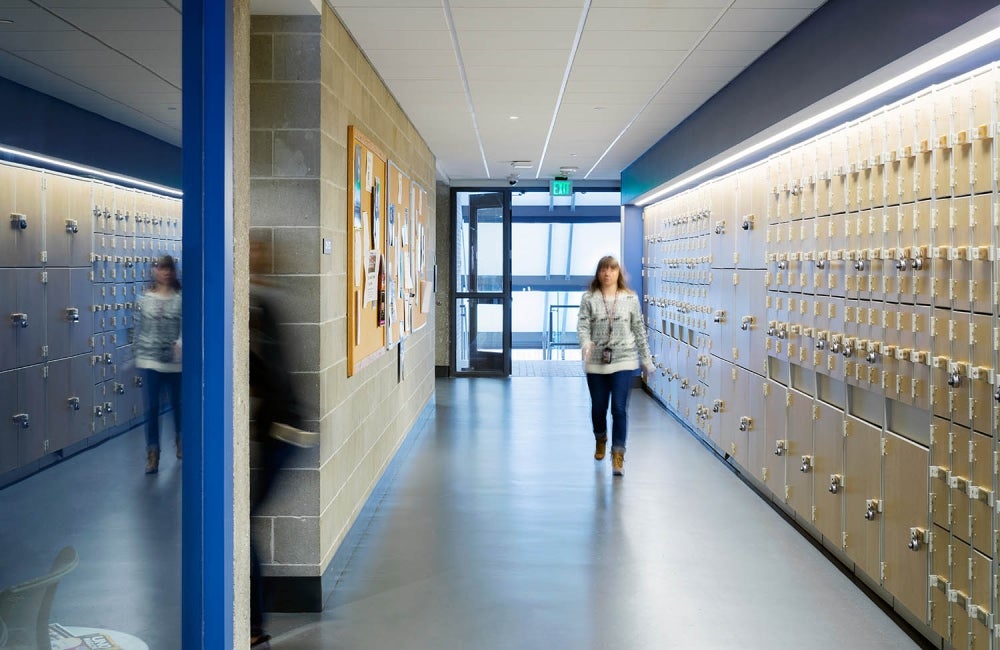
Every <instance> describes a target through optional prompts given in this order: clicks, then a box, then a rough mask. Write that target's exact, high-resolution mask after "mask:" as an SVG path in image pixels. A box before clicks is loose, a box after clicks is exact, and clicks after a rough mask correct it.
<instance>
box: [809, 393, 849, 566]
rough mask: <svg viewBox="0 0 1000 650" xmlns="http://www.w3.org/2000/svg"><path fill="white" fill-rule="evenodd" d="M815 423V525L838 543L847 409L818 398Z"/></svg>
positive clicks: (839, 541)
mask: <svg viewBox="0 0 1000 650" xmlns="http://www.w3.org/2000/svg"><path fill="white" fill-rule="evenodd" d="M816 408H817V418H816V421H815V422H814V423H813V445H814V448H815V454H814V456H813V470H812V477H813V500H814V502H815V506H816V517H815V522H814V523H815V525H816V528H817V529H818V530H819V532H820V533H821V534H822V535H823V537H825V538H827V539H829V540H831V541H832V542H833V543H834V544H837V545H838V546H839V545H840V543H841V540H842V535H841V533H843V519H844V516H843V509H844V490H843V487H842V485H843V477H844V412H843V411H841V410H840V409H837V408H834V407H832V406H830V405H829V404H826V403H825V402H821V401H819V400H816Z"/></svg>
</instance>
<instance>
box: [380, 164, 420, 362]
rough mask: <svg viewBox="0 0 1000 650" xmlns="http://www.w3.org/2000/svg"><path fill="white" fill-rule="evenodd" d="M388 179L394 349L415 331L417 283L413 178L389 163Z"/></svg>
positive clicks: (389, 322)
mask: <svg viewBox="0 0 1000 650" xmlns="http://www.w3.org/2000/svg"><path fill="white" fill-rule="evenodd" d="M387 178H388V182H387V184H386V188H387V192H386V197H385V198H386V222H385V228H386V230H385V239H386V245H385V250H386V261H387V263H386V269H387V270H388V274H387V275H386V290H387V294H388V299H387V304H388V313H387V314H386V336H385V346H386V347H387V348H392V347H394V346H395V345H396V343H398V342H399V341H401V340H402V339H403V338H405V337H406V334H407V333H408V332H409V331H411V330H412V328H413V323H412V314H413V310H412V309H411V306H412V305H413V303H414V300H415V298H416V279H415V277H414V274H413V268H414V267H413V265H412V263H411V255H412V253H413V250H412V248H411V247H410V230H411V228H412V223H411V222H412V219H411V216H412V213H411V211H410V190H411V186H410V177H409V176H407V175H406V174H405V173H404V172H403V171H402V170H401V169H400V168H399V167H397V166H396V164H395V163H394V162H393V161H391V160H390V161H389V170H388V175H387Z"/></svg>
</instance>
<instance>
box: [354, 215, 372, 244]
mask: <svg viewBox="0 0 1000 650" xmlns="http://www.w3.org/2000/svg"><path fill="white" fill-rule="evenodd" d="M361 222H362V226H361V228H362V231H363V234H362V239H363V240H364V244H363V246H364V247H365V249H369V248H375V247H374V246H373V245H372V243H371V239H372V235H371V232H372V222H371V220H370V219H369V218H368V213H367V212H362V213H361ZM357 250H362V249H360V248H359V249H357Z"/></svg>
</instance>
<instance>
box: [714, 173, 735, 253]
mask: <svg viewBox="0 0 1000 650" xmlns="http://www.w3.org/2000/svg"><path fill="white" fill-rule="evenodd" d="M710 193H711V201H712V215H711V217H710V226H709V231H710V233H711V234H710V240H711V251H710V255H711V258H712V268H713V269H731V268H734V267H735V265H736V257H735V253H736V230H737V229H738V228H739V227H740V224H738V223H737V220H736V215H737V212H736V210H737V203H738V196H739V192H738V188H737V184H736V177H735V176H728V177H726V178H723V179H721V180H719V181H717V182H715V183H712V186H711V188H710Z"/></svg>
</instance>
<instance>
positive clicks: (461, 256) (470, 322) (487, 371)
mask: <svg viewBox="0 0 1000 650" xmlns="http://www.w3.org/2000/svg"><path fill="white" fill-rule="evenodd" d="M509 196H510V194H509V192H490V191H484V192H455V193H454V200H453V201H452V205H454V206H455V211H456V214H455V219H456V221H455V228H454V233H455V238H456V240H455V284H454V286H455V309H454V312H453V314H454V318H453V322H452V341H453V345H452V369H453V371H454V373H455V374H457V375H488V376H500V377H507V376H509V375H510V368H511V363H510V348H511V336H510V329H511V328H510V217H509V215H510V203H509Z"/></svg>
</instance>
